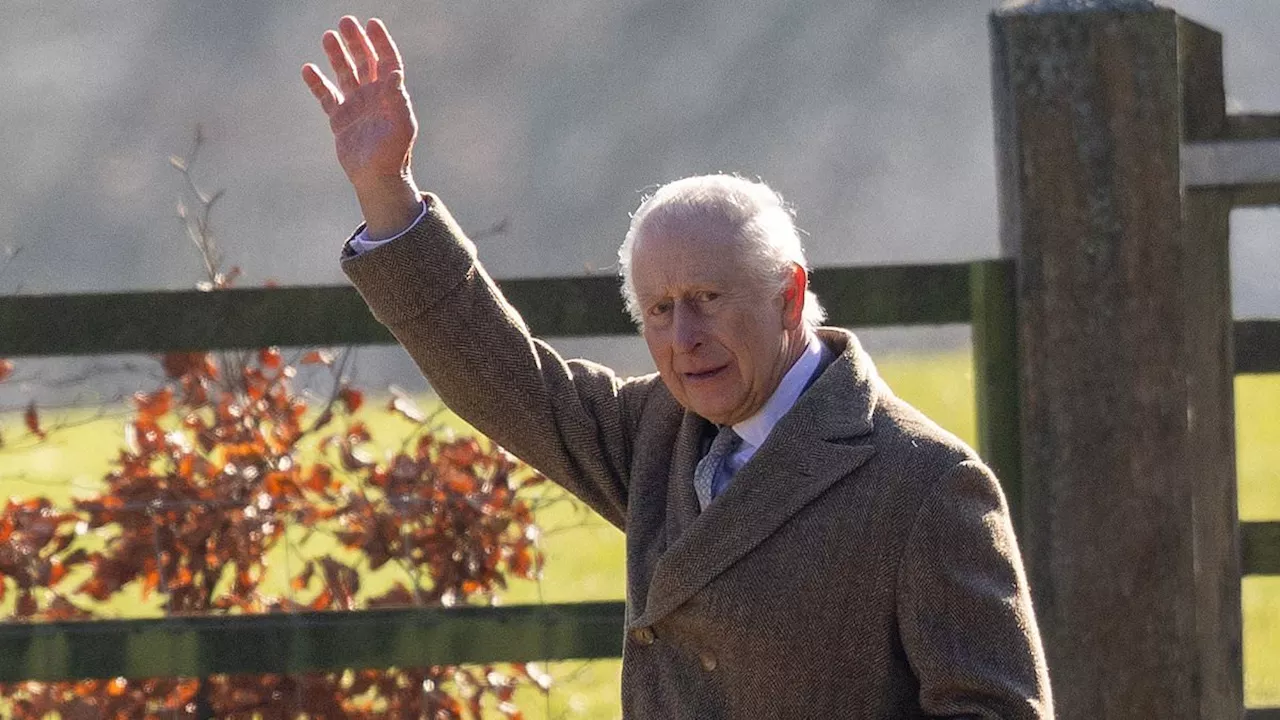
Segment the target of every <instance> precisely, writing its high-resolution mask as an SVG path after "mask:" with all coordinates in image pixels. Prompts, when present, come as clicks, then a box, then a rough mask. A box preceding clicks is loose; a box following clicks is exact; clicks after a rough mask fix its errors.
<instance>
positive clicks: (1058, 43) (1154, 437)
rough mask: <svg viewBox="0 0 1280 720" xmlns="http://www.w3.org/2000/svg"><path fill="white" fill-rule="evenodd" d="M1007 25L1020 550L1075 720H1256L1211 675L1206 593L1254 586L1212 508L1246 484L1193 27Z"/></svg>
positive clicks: (997, 69)
mask: <svg viewBox="0 0 1280 720" xmlns="http://www.w3.org/2000/svg"><path fill="white" fill-rule="evenodd" d="M991 29H992V48H993V73H994V82H993V91H994V98H995V113H996V128H997V131H996V132H997V154H998V168H999V183H1000V190H999V201H1000V219H1001V236H1002V244H1003V247H1004V250H1005V253H1006V254H1007V255H1009V256H1010V257H1014V258H1016V262H1017V298H1018V321H1017V325H1018V348H1019V378H1020V388H1019V390H1020V396H1021V399H1022V411H1021V424H1020V427H1021V436H1022V437H1021V449H1022V472H1023V475H1024V478H1023V483H1024V493H1025V494H1024V500H1023V502H1024V507H1023V532H1022V539H1023V545H1024V548H1025V550H1024V553H1025V557H1026V560H1027V564H1028V568H1029V573H1030V576H1031V583H1032V591H1033V594H1034V597H1035V601H1036V610H1037V613H1038V615H1039V619H1040V626H1041V630H1042V632H1043V634H1044V638H1045V645H1046V650H1047V653H1048V656H1049V668H1050V675H1051V677H1052V681H1053V689H1054V694H1055V700H1056V705H1057V708H1058V716H1059V717H1061V718H1066V719H1068V720H1075V719H1077V718H1079V719H1083V718H1135V719H1137V718H1142V719H1144V720H1145V719H1146V718H1161V719H1162V720H1175V719H1179V718H1200V717H1236V718H1238V717H1239V716H1240V713H1241V711H1242V704H1241V703H1240V701H1239V694H1238V693H1239V689H1238V687H1236V688H1235V689H1234V690H1233V689H1232V688H1231V687H1229V685H1230V681H1229V679H1225V678H1224V676H1230V675H1231V672H1232V671H1234V672H1236V673H1237V674H1238V666H1237V667H1235V668H1232V669H1231V671H1228V672H1225V673H1223V672H1219V673H1217V674H1212V673H1210V672H1209V668H1211V667H1214V663H1220V662H1226V659H1225V658H1222V657H1220V656H1215V657H1210V655H1212V654H1215V653H1217V654H1218V655H1221V647H1219V646H1218V645H1221V643H1219V644H1218V645H1214V644H1213V643H1212V642H1209V641H1208V640H1207V639H1206V638H1205V637H1203V636H1202V633H1203V632H1204V630H1205V628H1201V625H1205V627H1206V628H1207V627H1208V626H1210V625H1213V624H1214V623H1215V622H1218V621H1217V620H1215V619H1213V618H1210V617H1208V616H1207V615H1206V616H1203V617H1202V613H1204V609H1203V608H1204V601H1205V599H1206V597H1207V595H1208V594H1211V593H1215V592H1216V593H1218V594H1219V595H1220V594H1222V593H1225V592H1228V590H1220V589H1215V588H1220V587H1221V586H1220V584H1219V583H1220V582H1221V579H1222V577H1223V576H1224V575H1225V574H1227V573H1230V572H1232V571H1234V572H1236V573H1237V575H1236V576H1237V577H1238V559H1236V558H1229V557H1224V556H1223V555H1222V553H1221V552H1220V550H1221V549H1222V547H1230V545H1231V540H1230V537H1227V538H1226V539H1225V540H1222V536H1221V533H1234V532H1235V529H1234V528H1224V527H1222V526H1221V524H1220V523H1219V524H1213V525H1212V527H1210V526H1208V525H1206V524H1205V523H1206V522H1209V523H1217V520H1218V516H1217V515H1215V514H1213V513H1208V514H1206V513H1205V512H1204V509H1203V508H1200V510H1199V511H1198V510H1197V501H1199V500H1203V497H1199V493H1200V490H1199V489H1198V487H1199V485H1198V483H1199V482H1200V474H1201V473H1202V472H1204V471H1205V469H1206V468H1219V469H1220V468H1224V467H1226V468H1231V467H1234V465H1233V464H1232V463H1233V459H1232V454H1233V452H1234V448H1232V447H1228V446H1225V445H1224V443H1223V442H1222V441H1221V440H1222V433H1221V432H1220V424H1221V423H1222V422H1230V421H1231V418H1232V417H1233V410H1232V407H1231V396H1230V391H1229V386H1230V377H1231V373H1232V367H1231V365H1230V364H1229V351H1230V346H1229V342H1228V344H1227V345H1226V346H1225V347H1220V346H1214V347H1212V348H1206V347H1205V346H1204V343H1205V342H1206V341H1207V340H1209V339H1216V338H1220V337H1223V336H1224V335H1225V336H1229V328H1230V322H1231V315H1230V296H1229V291H1228V290H1229V289H1228V288H1227V287H1226V285H1225V284H1224V283H1225V282H1226V272H1225V255H1222V256H1221V257H1219V256H1214V257H1213V258H1209V257H1208V255H1209V253H1210V251H1209V250H1207V249H1206V248H1205V247H1204V246H1196V247H1195V248H1189V247H1188V246H1187V245H1186V243H1185V241H1186V240H1187V239H1188V238H1189V237H1190V236H1189V235H1187V232H1186V223H1187V219H1186V217H1185V216H1184V213H1185V212H1186V210H1187V208H1186V207H1184V202H1183V193H1182V190H1183V188H1182V186H1181V176H1180V169H1179V168H1180V157H1181V156H1180V153H1181V149H1180V148H1181V141H1182V137H1183V136H1182V133H1183V127H1182V125H1183V114H1182V98H1181V94H1182V85H1181V84H1180V83H1181V80H1180V69H1179V43H1178V40H1179V38H1178V18H1177V16H1176V15H1175V14H1174V13H1173V12H1172V11H1169V10H1165V9H1160V8H1157V7H1155V6H1154V5H1153V4H1152V3H1150V2H1148V1H1147V0H1022V1H1021V2H1006V3H1005V5H1004V6H1003V7H1002V8H1001V9H1000V10H998V11H996V12H995V13H994V14H993V16H992V23H991ZM1222 221H1223V220H1220V221H1217V222H1222ZM1206 222H1214V221H1211V220H1209V218H1207V217H1205V216H1204V215H1202V214H1200V213H1196V217H1195V218H1193V219H1191V220H1190V225H1191V226H1193V227H1204V223H1206ZM1190 239H1191V240H1192V241H1194V240H1195V238H1190ZM1213 252H1218V253H1225V244H1220V245H1219V246H1218V248H1217V249H1216V250H1214V251H1213ZM1209 260H1212V262H1209ZM1206 263H1207V264H1208V267H1205V264H1206ZM1202 268H1203V269H1204V270H1206V271H1207V272H1204V273H1201V272H1200V271H1201V269H1202ZM1224 378H1225V382H1224ZM1223 387H1226V388H1227V391H1226V392H1225V393H1224V392H1222V391H1221V390H1222V388H1223ZM1206 388H1211V389H1209V390H1206ZM1206 419H1208V420H1210V421H1211V422H1209V423H1206V422H1205V420H1206ZM1218 474H1220V472H1219V473H1218ZM1217 507H1221V503H1220V502H1219V503H1217ZM1215 512H1217V511H1216V510H1215ZM1214 538H1217V539H1219V540H1222V541H1221V542H1217V543H1216V544H1213V547H1212V549H1211V551H1210V552H1208V553H1205V552H1204V551H1205V548H1204V547H1203V542H1204V541H1205V540H1206V539H1209V540H1212V539H1214ZM1229 563H1236V564H1235V565H1230V566H1229ZM1206 564H1207V566H1206ZM1237 593H1238V590H1237ZM1198 602H1199V603H1200V604H1198ZM1218 610H1219V608H1213V609H1212V611H1213V612H1217V611H1218ZM1214 627H1217V628H1222V627H1223V626H1222V625H1221V624H1218V625H1214ZM1237 682H1238V681H1237ZM1233 692H1234V695H1233V694H1232V693H1233ZM1228 708H1229V709H1228Z"/></svg>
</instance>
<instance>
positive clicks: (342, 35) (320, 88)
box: [302, 16, 418, 188]
mask: <svg viewBox="0 0 1280 720" xmlns="http://www.w3.org/2000/svg"><path fill="white" fill-rule="evenodd" d="M323 46H324V51H325V54H326V55H327V56H328V58H329V65H330V66H331V67H332V68H333V74H334V78H335V79H336V80H337V84H336V86H335V84H334V82H332V81H330V80H329V78H327V77H325V75H324V73H322V72H321V71H320V69H319V68H317V67H316V66H315V65H313V64H311V63H308V64H307V65H305V66H304V67H303V68H302V79H303V81H304V82H306V84H307V87H308V88H310V90H311V93H312V94H313V95H315V97H316V99H317V100H319V101H320V106H321V108H323V109H324V112H325V114H326V115H328V116H329V127H330V129H332V131H333V140H334V145H335V147H336V149H337V154H338V162H339V163H340V164H341V165H342V169H343V171H345V172H346V174H347V177H348V178H349V179H350V180H351V183H352V184H353V185H355V186H356V187H357V188H360V187H361V186H362V185H376V184H378V183H381V182H386V181H387V180H388V179H390V178H397V177H399V178H405V177H408V176H409V173H410V169H409V168H410V158H411V155H412V152H413V142H414V139H415V138H416V137H417V134H418V121H417V119H416V118H415V117H414V115H413V105H412V104H411V103H410V100H409V93H408V92H407V91H406V90H405V86H404V61H403V60H402V59H401V57H400V51H399V50H398V49H397V48H396V45H395V41H393V40H392V39H391V35H390V34H389V33H388V32H387V28H386V26H385V25H383V23H382V21H381V20H378V19H373V20H370V21H369V23H368V25H367V27H361V26H360V23H359V22H358V21H356V19H355V18H353V17H351V16H346V17H343V18H342V19H341V20H340V21H339V22H338V32H334V31H333V30H330V31H328V32H326V33H325V34H324V39H323Z"/></svg>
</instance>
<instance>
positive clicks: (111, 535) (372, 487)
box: [0, 348, 549, 719]
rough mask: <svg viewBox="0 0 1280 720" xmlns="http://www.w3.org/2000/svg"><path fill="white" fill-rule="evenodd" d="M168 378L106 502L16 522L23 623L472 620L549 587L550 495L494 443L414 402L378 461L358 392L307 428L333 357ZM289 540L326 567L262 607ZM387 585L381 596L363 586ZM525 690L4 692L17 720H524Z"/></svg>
mask: <svg viewBox="0 0 1280 720" xmlns="http://www.w3.org/2000/svg"><path fill="white" fill-rule="evenodd" d="M162 365H163V368H164V371H165V374H166V376H167V381H166V382H165V383H164V385H163V386H162V387H160V388H159V389H157V390H155V391H153V392H149V393H137V394H135V395H134V398H133V404H134V407H135V411H134V414H133V417H132V419H131V420H130V421H129V422H128V423H126V425H125V443H124V445H125V447H123V448H122V449H121V450H120V451H119V455H118V456H117V457H116V458H115V459H114V461H113V462H112V469H111V471H110V472H109V474H108V475H107V476H106V478H105V487H104V489H103V490H102V491H101V492H99V493H97V494H96V495H93V496H91V497H86V498H83V499H80V500H77V501H76V502H75V506H74V508H70V509H58V508H55V507H54V506H53V505H52V503H50V502H49V501H48V500H47V499H43V498H33V499H26V500H21V499H10V500H9V501H8V502H7V504H6V505H5V506H4V509H3V512H2V513H0V600H3V599H4V596H5V595H15V597H14V598H13V606H12V607H13V614H14V616H15V618H16V619H18V620H21V621H42V620H68V619H85V620H87V619H90V618H92V617H93V616H94V615H95V613H99V612H101V610H102V609H103V607H104V606H106V605H108V604H109V603H111V602H112V601H113V600H114V599H116V598H119V597H122V595H121V593H130V592H131V593H136V594H135V595H129V596H127V597H141V598H142V599H143V600H145V601H151V602H155V603H158V605H159V607H160V608H161V609H162V610H163V612H164V613H166V614H191V613H198V614H209V613H213V614H219V613H223V614H232V613H263V612H290V611H299V610H309V611H310V610H353V609H359V608H373V607H386V606H422V607H439V606H450V605H461V604H477V603H485V602H487V601H488V600H490V599H491V598H492V596H493V595H494V593H495V592H497V591H498V590H500V589H502V588H503V587H505V585H506V582H507V579H508V578H512V577H514V578H530V579H531V578H534V577H536V576H537V574H538V573H539V571H540V568H541V563H542V556H541V553H540V552H539V550H538V547H537V544H536V539H537V528H536V526H535V525H534V521H533V516H532V513H531V510H530V506H529V503H528V501H527V500H526V499H525V498H524V497H523V496H521V495H520V494H518V492H517V491H518V490H520V489H521V488H524V487H528V486H530V485H533V484H537V483H540V482H542V477H541V476H540V475H538V474H537V473H535V472H534V471H532V470H531V469H529V468H528V467H527V466H525V465H522V464H520V463H519V462H518V461H516V460H515V459H514V458H513V457H511V456H510V455H508V454H507V453H505V452H504V451H502V450H501V449H500V448H498V447H496V446H494V445H493V444H491V443H489V442H488V441H486V440H483V439H475V438H461V439H455V438H453V437H452V436H451V435H449V434H447V433H442V432H439V431H437V430H435V429H433V426H432V421H431V419H430V418H427V417H425V416H424V414H423V413H422V412H421V411H420V410H419V409H418V408H417V407H416V406H415V405H414V403H413V401H412V400H411V399H410V398H409V397H407V396H405V395H404V394H402V393H393V396H392V399H391V401H390V403H389V405H388V406H387V410H388V411H389V412H392V413H396V414H397V415H399V416H401V417H403V418H406V419H408V420H409V421H411V422H412V424H413V427H414V428H415V430H414V431H413V432H412V433H411V434H410V435H409V436H408V437H407V438H404V437H401V438H396V440H395V446H394V449H393V450H391V451H388V452H386V453H384V455H385V457H384V458H383V459H380V460H379V459H377V457H376V455H375V453H374V443H373V437H372V433H371V431H370V429H369V427H368V426H367V425H366V424H365V423H364V422H361V421H360V420H359V418H358V416H357V415H356V411H357V410H359V409H360V408H361V406H362V404H363V403H364V396H363V394H362V393H361V392H360V391H359V390H357V389H356V388H354V387H351V386H349V385H347V384H345V382H343V381H341V380H340V381H339V383H338V384H337V385H336V387H335V391H334V392H333V393H332V397H331V398H330V400H329V401H328V403H327V405H326V406H325V407H323V408H315V409H312V408H310V407H309V404H308V402H307V401H306V400H305V399H304V397H303V396H301V395H300V394H298V393H296V392H294V390H293V387H292V384H293V383H292V381H293V378H294V376H295V374H296V372H297V370H298V368H299V367H300V366H304V365H330V366H332V365H333V358H332V355H330V354H329V353H325V352H319V351H312V352H309V353H306V354H303V355H301V356H300V357H298V358H295V359H294V360H286V359H285V358H284V356H283V355H282V354H281V352H280V351H279V350H277V349H275V348H269V349H265V350H261V351H257V352H234V353H224V354H221V355H218V356H216V357H215V355H213V354H209V353H188V354H170V355H166V356H164V357H163V359H162ZM337 375H338V376H339V377H340V375H341V373H340V372H338V373H337ZM290 525H292V526H294V527H300V528H305V532H306V533H307V534H308V536H309V537H311V538H314V537H317V536H320V537H327V538H329V540H328V541H327V542H321V543H319V544H320V545H321V546H323V547H326V548H327V549H326V550H325V551H324V552H323V553H322V554H320V555H319V557H316V558H314V559H312V560H307V561H306V562H305V563H302V564H301V567H298V568H295V569H296V572H293V573H292V574H291V577H289V578H288V586H287V587H285V588H283V591H281V590H280V589H276V590H275V591H274V592H268V590H267V589H265V588H264V580H265V579H266V578H267V570H268V566H269V565H270V564H271V563H273V562H279V558H280V557H281V556H282V555H283V554H284V552H285V551H286V548H284V547H283V544H284V543H286V542H288V540H287V538H286V527H288V526H290ZM310 542H312V543H313V545H314V540H312V541H310ZM388 571H390V572H388ZM378 573H381V575H378ZM375 575H376V576H378V577H381V578H382V580H381V581H380V587H379V588H378V589H377V590H376V591H374V590H371V589H370V588H368V587H365V585H366V582H364V581H365V579H366V578H368V577H371V576H375ZM388 575H391V579H390V581H389V582H388V581H387V576H388ZM521 684H531V685H534V686H536V687H538V688H540V689H542V690H543V691H545V690H546V689H547V687H548V684H549V681H548V679H547V677H546V676H545V674H543V673H541V672H538V671H536V670H534V669H532V668H530V667H527V666H523V665H513V666H510V667H509V668H506V669H503V670H500V669H498V668H495V667H484V668H479V669H476V670H470V669H466V668H458V667H430V668H421V669H392V670H367V671H357V672H347V673H316V674H311V675H302V676H281V675H259V676H214V677H210V678H204V679H199V680H194V679H185V680H184V679H143V680H132V679H130V680H125V679H115V680H109V681H99V680H85V681H80V682H54V683H34V682H30V683H12V684H7V685H3V686H0V703H7V704H8V707H9V712H10V714H11V715H12V716H13V717H15V718H42V717H45V716H46V714H48V713H50V712H57V713H59V714H60V715H61V717H63V718H79V717H94V718H98V717H120V718H125V717H128V718H147V717H155V718H159V717H162V716H163V717H174V716H175V715H176V716H178V717H194V716H201V717H204V716H207V715H209V714H213V715H216V716H218V717H244V718H249V717H261V718H296V717H298V716H299V715H300V714H301V715H303V716H305V717H310V718H322V717H323V718H333V717H388V716H391V717H429V718H433V719H434V718H466V717H476V718H478V717H481V716H482V706H483V707H493V708H496V712H497V713H499V714H500V715H501V716H503V717H507V718H518V717H520V712H519V709H518V708H517V707H516V706H515V705H514V704H513V703H512V695H513V693H514V690H515V688H516V687H517V686H519V685H521Z"/></svg>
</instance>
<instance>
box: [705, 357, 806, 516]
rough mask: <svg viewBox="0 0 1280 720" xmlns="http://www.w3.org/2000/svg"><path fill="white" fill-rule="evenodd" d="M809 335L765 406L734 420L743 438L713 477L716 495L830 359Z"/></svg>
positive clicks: (734, 426)
mask: <svg viewBox="0 0 1280 720" xmlns="http://www.w3.org/2000/svg"><path fill="white" fill-rule="evenodd" d="M806 336H807V342H806V343H805V348H804V353H803V354H801V355H800V358H799V359H798V360H796V361H795V364H793V365H792V366H791V369H790V370H788V371H787V374H786V375H783V376H782V382H780V383H778V389H777V390H774V391H773V395H771V396H769V399H768V400H767V401H765V404H764V407H762V408H760V410H759V411H758V412H756V414H755V415H752V416H751V417H749V418H747V419H746V420H743V421H742V422H738V423H734V425H733V431H734V432H736V433H737V434H738V437H740V438H742V442H741V443H740V444H739V445H738V449H737V450H735V451H734V452H733V454H732V455H730V456H729V457H728V458H726V459H725V461H724V464H723V465H722V466H721V469H720V471H719V472H717V473H716V476H715V480H713V481H712V482H713V488H712V495H713V496H719V495H720V493H722V492H724V488H725V487H726V486H728V484H729V482H730V481H731V480H732V479H733V476H734V475H735V474H736V473H737V472H738V470H740V469H742V466H743V465H746V464H747V461H748V460H750V459H751V457H752V456H753V455H755V454H756V451H757V450H759V449H760V446H761V445H764V441H765V438H767V437H769V433H770V432H772V431H773V426H775V425H777V424H778V421H779V420H781V419H782V416H783V415H786V414H787V412H788V411H789V410H791V408H792V407H794V406H795V404H796V401H798V400H799V399H800V396H801V395H802V394H804V391H805V388H807V387H809V382H810V381H811V380H812V379H813V377H814V375H815V374H816V373H817V372H818V369H819V368H820V367H822V366H823V365H825V364H826V361H828V360H830V356H831V351H830V350H828V349H827V346H826V345H825V344H823V342H822V341H821V340H819V339H818V336H817V335H815V334H814V333H812V332H809V333H806Z"/></svg>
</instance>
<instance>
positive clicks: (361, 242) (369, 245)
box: [347, 200, 427, 257]
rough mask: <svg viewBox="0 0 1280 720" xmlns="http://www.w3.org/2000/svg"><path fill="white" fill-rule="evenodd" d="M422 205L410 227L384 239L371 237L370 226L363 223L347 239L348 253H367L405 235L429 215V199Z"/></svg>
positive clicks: (349, 254) (352, 254) (350, 254)
mask: <svg viewBox="0 0 1280 720" xmlns="http://www.w3.org/2000/svg"><path fill="white" fill-rule="evenodd" d="M421 205H422V211H421V212H419V213H418V217H417V218H416V219H415V220H414V221H413V222H411V223H409V226H408V227H406V228H405V229H403V230H401V231H400V232H398V233H396V234H395V235H392V236H391V237H389V238H385V239H382V240H374V239H373V238H370V237H369V228H368V227H366V226H364V225H361V226H360V228H359V229H358V230H356V232H355V234H354V235H352V236H351V238H350V239H349V240H347V248H349V253H347V254H348V256H349V257H354V256H356V255H360V254H361V253H366V252H368V251H370V250H372V249H374V248H376V247H378V246H379V245H386V244H387V243H389V242H391V241H392V240H395V239H397V238H399V237H401V236H403V235H404V234H405V233H407V232H409V231H410V230H412V229H413V227H414V226H415V225H417V224H418V223H420V222H422V219H423V218H425V217H426V216H427V201H426V200H423V201H421Z"/></svg>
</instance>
